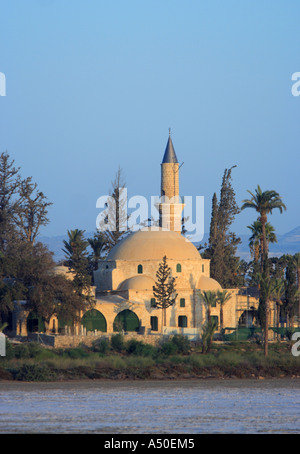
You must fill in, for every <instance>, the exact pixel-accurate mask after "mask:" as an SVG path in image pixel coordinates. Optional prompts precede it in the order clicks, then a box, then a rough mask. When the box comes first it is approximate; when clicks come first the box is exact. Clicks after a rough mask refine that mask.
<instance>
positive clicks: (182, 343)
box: [171, 334, 191, 355]
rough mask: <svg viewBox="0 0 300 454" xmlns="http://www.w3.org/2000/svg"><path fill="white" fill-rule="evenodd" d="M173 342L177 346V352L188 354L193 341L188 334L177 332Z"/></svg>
mask: <svg viewBox="0 0 300 454" xmlns="http://www.w3.org/2000/svg"><path fill="white" fill-rule="evenodd" d="M171 342H172V343H173V344H174V345H175V346H176V348H177V353H181V354H182V355H186V354H187V353H189V352H190V350H191V343H190V341H189V340H188V338H187V337H186V336H182V335H180V334H175V336H174V337H172V339H171Z"/></svg>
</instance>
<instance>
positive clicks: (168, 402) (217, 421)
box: [0, 379, 300, 434]
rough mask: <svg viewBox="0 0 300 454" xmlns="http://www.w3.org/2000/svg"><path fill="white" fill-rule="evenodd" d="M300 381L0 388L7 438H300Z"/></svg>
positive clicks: (0, 426) (0, 416) (0, 428)
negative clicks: (21, 435) (285, 435)
mask: <svg viewBox="0 0 300 454" xmlns="http://www.w3.org/2000/svg"><path fill="white" fill-rule="evenodd" d="M299 391H300V380H298V379H295V380H292V379H281V380H277V379H273V380H198V381H196V380H195V381H194V380H193V381H189V380H187V381H120V382H111V381H86V382H85V381H82V382H67V383H19V382H5V383H4V382H2V383H0V433H103V434H139V433H140V434H200V433H300V392H299Z"/></svg>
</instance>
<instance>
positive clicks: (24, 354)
mask: <svg viewBox="0 0 300 454" xmlns="http://www.w3.org/2000/svg"><path fill="white" fill-rule="evenodd" d="M14 351H15V358H17V359H26V358H30V352H29V349H28V346H27V345H26V344H18V345H16V346H15V348H14Z"/></svg>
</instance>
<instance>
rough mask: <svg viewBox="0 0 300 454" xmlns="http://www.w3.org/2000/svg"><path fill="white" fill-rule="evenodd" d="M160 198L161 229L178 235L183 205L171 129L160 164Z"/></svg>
mask: <svg viewBox="0 0 300 454" xmlns="http://www.w3.org/2000/svg"><path fill="white" fill-rule="evenodd" d="M161 198H162V200H161V204H160V207H159V211H160V225H161V227H164V228H167V229H169V230H173V231H175V232H179V233H180V232H181V212H182V209H183V204H182V203H181V199H180V197H179V163H178V159H177V156H176V153H175V150H174V146H173V142H172V139H171V128H169V138H168V142H167V146H166V149H165V153H164V157H163V160H162V163H161Z"/></svg>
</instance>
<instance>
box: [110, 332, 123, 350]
mask: <svg viewBox="0 0 300 454" xmlns="http://www.w3.org/2000/svg"><path fill="white" fill-rule="evenodd" d="M110 343H111V348H112V349H113V350H114V351H116V352H119V353H120V352H122V351H124V349H125V345H124V337H123V335H122V334H120V333H119V334H114V335H113V336H111V339H110Z"/></svg>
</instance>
